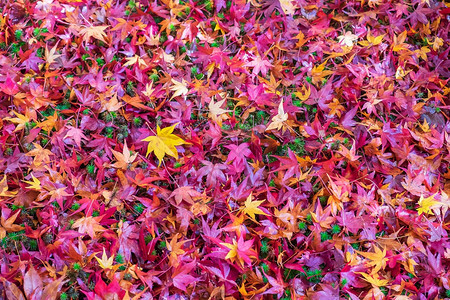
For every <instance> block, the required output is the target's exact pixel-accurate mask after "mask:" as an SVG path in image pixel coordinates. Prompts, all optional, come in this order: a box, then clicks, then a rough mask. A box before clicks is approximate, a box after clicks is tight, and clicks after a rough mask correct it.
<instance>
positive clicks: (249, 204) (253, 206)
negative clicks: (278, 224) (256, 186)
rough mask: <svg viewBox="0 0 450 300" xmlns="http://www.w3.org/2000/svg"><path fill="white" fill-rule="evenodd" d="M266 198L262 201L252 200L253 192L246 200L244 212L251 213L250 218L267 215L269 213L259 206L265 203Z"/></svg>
mask: <svg viewBox="0 0 450 300" xmlns="http://www.w3.org/2000/svg"><path fill="white" fill-rule="evenodd" d="M263 202H264V200H261V201H252V193H250V195H249V196H248V197H247V200H245V203H244V208H242V212H243V213H244V214H247V215H249V217H250V218H252V219H255V215H265V216H267V214H266V213H265V212H263V211H262V210H261V209H260V208H258V206H260V205H261V203H263Z"/></svg>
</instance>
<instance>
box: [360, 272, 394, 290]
mask: <svg viewBox="0 0 450 300" xmlns="http://www.w3.org/2000/svg"><path fill="white" fill-rule="evenodd" d="M357 273H359V274H361V275H362V276H363V277H364V280H365V281H367V282H369V283H370V284H372V285H374V286H376V287H381V286H385V285H387V284H388V283H389V280H387V279H380V277H379V276H378V274H372V275H369V274H366V273H363V272H357Z"/></svg>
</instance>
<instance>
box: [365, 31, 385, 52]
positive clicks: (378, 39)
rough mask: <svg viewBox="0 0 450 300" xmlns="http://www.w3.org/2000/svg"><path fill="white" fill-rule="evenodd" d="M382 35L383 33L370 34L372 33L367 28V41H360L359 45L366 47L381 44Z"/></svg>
mask: <svg viewBox="0 0 450 300" xmlns="http://www.w3.org/2000/svg"><path fill="white" fill-rule="evenodd" d="M384 36H385V35H384V34H382V35H379V36H376V37H375V36H373V35H372V33H371V32H370V30H369V32H368V33H367V41H360V42H359V44H360V45H361V46H364V47H368V48H370V47H372V46H377V45H379V44H381V42H382V41H383V37H384Z"/></svg>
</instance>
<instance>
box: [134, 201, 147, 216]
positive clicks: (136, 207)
mask: <svg viewBox="0 0 450 300" xmlns="http://www.w3.org/2000/svg"><path fill="white" fill-rule="evenodd" d="M133 209H134V211H135V212H137V213H138V214H142V213H143V212H144V210H145V206H144V205H143V204H142V203H136V204H135V205H134V206H133Z"/></svg>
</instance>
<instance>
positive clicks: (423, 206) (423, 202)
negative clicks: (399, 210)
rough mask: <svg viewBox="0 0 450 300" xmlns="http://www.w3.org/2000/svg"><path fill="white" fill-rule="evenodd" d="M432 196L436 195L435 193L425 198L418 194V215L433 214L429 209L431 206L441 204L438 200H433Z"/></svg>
mask: <svg viewBox="0 0 450 300" xmlns="http://www.w3.org/2000/svg"><path fill="white" fill-rule="evenodd" d="M434 196H436V194H434V195H431V196H430V197H427V198H424V197H423V195H422V196H420V200H419V203H418V204H419V208H418V209H417V212H418V213H419V215H421V214H424V213H425V214H430V215H434V213H433V211H432V210H431V207H433V206H437V205H439V204H441V203H440V202H438V201H435V200H434Z"/></svg>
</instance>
